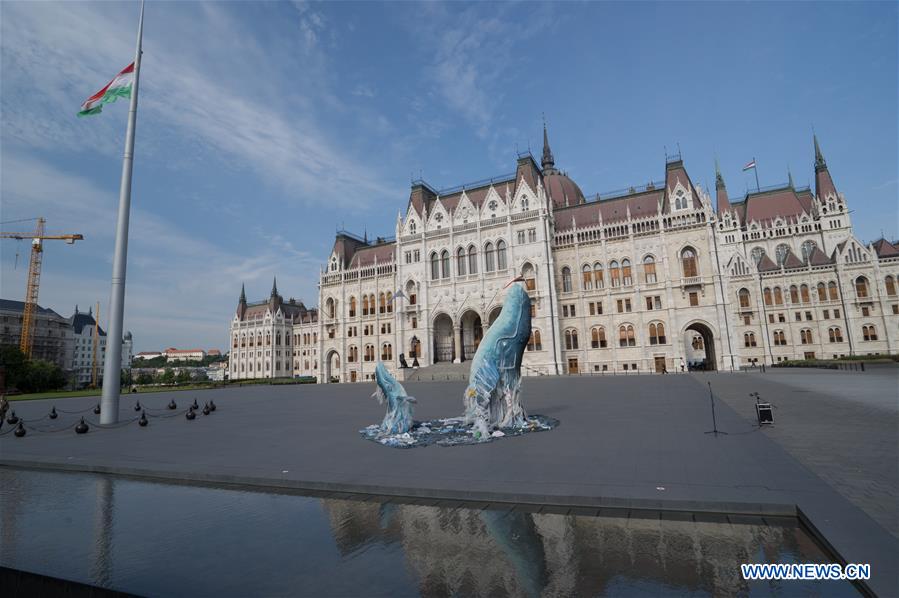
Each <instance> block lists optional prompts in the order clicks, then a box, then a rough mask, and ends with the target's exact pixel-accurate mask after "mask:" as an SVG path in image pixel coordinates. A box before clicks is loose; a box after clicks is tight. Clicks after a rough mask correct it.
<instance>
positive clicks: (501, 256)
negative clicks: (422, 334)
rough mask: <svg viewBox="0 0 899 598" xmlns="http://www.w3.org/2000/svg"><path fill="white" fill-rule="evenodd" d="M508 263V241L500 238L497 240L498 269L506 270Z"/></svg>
mask: <svg viewBox="0 0 899 598" xmlns="http://www.w3.org/2000/svg"><path fill="white" fill-rule="evenodd" d="M507 267H508V266H507V264H506V242H505V241H503V240H502V239H500V240H499V241H497V242H496V269H497V270H505V269H506V268H507Z"/></svg>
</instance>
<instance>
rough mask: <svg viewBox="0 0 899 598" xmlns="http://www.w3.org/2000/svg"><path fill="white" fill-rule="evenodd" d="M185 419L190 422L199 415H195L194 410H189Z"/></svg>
mask: <svg viewBox="0 0 899 598" xmlns="http://www.w3.org/2000/svg"><path fill="white" fill-rule="evenodd" d="M184 417H186V418H187V419H188V421H190V420H192V419H194V418H195V417H197V414H196V413H194V410H193V409H188V410H187V413H185V414H184Z"/></svg>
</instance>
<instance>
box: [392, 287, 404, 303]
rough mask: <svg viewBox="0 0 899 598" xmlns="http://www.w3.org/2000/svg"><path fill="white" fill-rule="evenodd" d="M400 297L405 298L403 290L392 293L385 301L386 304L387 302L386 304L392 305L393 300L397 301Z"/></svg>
mask: <svg viewBox="0 0 899 598" xmlns="http://www.w3.org/2000/svg"><path fill="white" fill-rule="evenodd" d="M400 297H402V298H403V299H405V298H406V294H405V293H404V292H403V289H400V290H398V291H397V292H396V293H394V294H393V295H392V296H391V297H390V299H388V300H387V302H388V303H393V302H394V300H396V299H399V298H400Z"/></svg>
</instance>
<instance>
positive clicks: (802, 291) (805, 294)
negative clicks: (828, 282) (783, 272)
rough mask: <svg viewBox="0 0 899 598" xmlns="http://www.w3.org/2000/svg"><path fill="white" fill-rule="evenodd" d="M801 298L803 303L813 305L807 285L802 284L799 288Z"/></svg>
mask: <svg viewBox="0 0 899 598" xmlns="http://www.w3.org/2000/svg"><path fill="white" fill-rule="evenodd" d="M799 298H800V299H801V300H802V302H803V303H811V301H812V298H811V297H810V296H809V292H808V285H807V284H802V285H801V286H800V287H799Z"/></svg>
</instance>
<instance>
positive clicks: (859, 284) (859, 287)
mask: <svg viewBox="0 0 899 598" xmlns="http://www.w3.org/2000/svg"><path fill="white" fill-rule="evenodd" d="M855 294H856V296H857V297H858V298H859V299H864V298H866V297H867V296H868V279H867V278H865V277H864V276H859V277H858V278H856V279H855Z"/></svg>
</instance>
